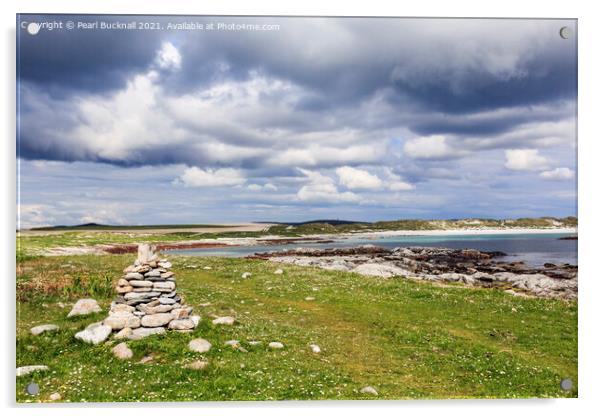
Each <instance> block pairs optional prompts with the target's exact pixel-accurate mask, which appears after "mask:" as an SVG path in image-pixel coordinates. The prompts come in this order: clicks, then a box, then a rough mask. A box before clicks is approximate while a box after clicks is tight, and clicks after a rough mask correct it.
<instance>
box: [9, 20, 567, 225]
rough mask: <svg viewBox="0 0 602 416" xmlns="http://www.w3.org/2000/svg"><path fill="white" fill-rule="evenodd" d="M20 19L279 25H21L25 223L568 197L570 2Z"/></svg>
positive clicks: (555, 205) (514, 207) (492, 207)
mask: <svg viewBox="0 0 602 416" xmlns="http://www.w3.org/2000/svg"><path fill="white" fill-rule="evenodd" d="M21 20H22V21H29V22H42V21H45V20H58V21H63V22H66V21H68V20H73V21H81V22H84V21H87V22H94V21H104V22H126V23H127V22H132V21H138V22H147V23H152V22H157V24H159V25H161V26H162V27H164V28H165V27H166V26H167V25H168V24H170V23H171V24H177V23H183V22H196V23H199V24H208V23H226V24H227V23H246V24H257V25H260V26H261V25H278V26H279V27H278V28H276V27H275V26H270V29H271V30H167V29H165V30H84V29H77V28H76V29H73V30H51V31H49V30H46V29H44V28H42V29H40V31H39V32H38V33H37V34H36V35H31V34H29V33H28V32H27V31H26V30H25V29H18V30H19V35H18V43H19V44H18V75H17V76H18V98H19V100H18V110H19V112H18V157H19V162H20V163H19V166H20V175H19V185H20V191H21V192H20V202H21V205H20V214H21V226H22V227H32V226H41V225H49V224H50V225H56V224H79V223H86V222H98V223H104V224H169V223H219V222H244V221H301V220H310V219H317V218H329V219H335V218H339V219H352V220H378V219H398V218H460V217H488V218H490V217H497V218H512V217H522V216H544V215H553V216H567V215H576V174H577V172H576V145H577V137H576V96H577V89H576V85H577V79H576V69H577V68H576V54H577V49H576V40H575V32H576V27H575V23H574V22H573V21H566V20H565V21H559V20H556V21H546V20H451V19H450V20H434V19H429V20H427V19H333V18H294V19H293V18H271V17H265V18H241V17H233V18H221V17H204V18H203V17H193V18H185V17H136V16H124V17H99V16H88V17H85V18H82V17H76V16H69V17H65V16H52V17H43V16H21ZM562 26H568V27H569V28H571V29H572V34H573V36H572V37H570V38H569V39H566V40H565V39H563V38H561V36H559V30H560V28H561V27H562Z"/></svg>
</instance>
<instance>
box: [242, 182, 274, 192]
mask: <svg viewBox="0 0 602 416" xmlns="http://www.w3.org/2000/svg"><path fill="white" fill-rule="evenodd" d="M247 189H249V190H251V191H261V190H265V191H277V190H278V187H276V185H274V184H272V183H266V184H265V185H259V184H257V183H252V184H250V185H249V186H247Z"/></svg>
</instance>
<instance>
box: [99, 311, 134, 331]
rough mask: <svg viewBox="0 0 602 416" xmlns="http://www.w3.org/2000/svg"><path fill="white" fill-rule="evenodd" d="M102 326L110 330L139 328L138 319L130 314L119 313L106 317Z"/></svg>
mask: <svg viewBox="0 0 602 416" xmlns="http://www.w3.org/2000/svg"><path fill="white" fill-rule="evenodd" d="M103 324H105V325H107V326H110V327H111V329H112V330H119V329H123V328H138V327H139V326H140V318H139V317H137V316H136V315H134V314H133V313H130V312H119V313H115V314H113V315H109V316H108V317H106V318H105V320H104V321H103Z"/></svg>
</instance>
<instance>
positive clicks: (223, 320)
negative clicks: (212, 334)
mask: <svg viewBox="0 0 602 416" xmlns="http://www.w3.org/2000/svg"><path fill="white" fill-rule="evenodd" d="M234 321H235V319H234V318H233V317H231V316H220V317H218V318H215V319H214V320H213V321H212V322H213V325H234Z"/></svg>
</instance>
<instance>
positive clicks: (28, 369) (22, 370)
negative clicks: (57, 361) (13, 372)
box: [17, 365, 48, 377]
mask: <svg viewBox="0 0 602 416" xmlns="http://www.w3.org/2000/svg"><path fill="white" fill-rule="evenodd" d="M47 370H48V366H47V365H26V366H24V367H18V368H17V377H21V376H26V375H27V374H30V373H33V372H34V371H47Z"/></svg>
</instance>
